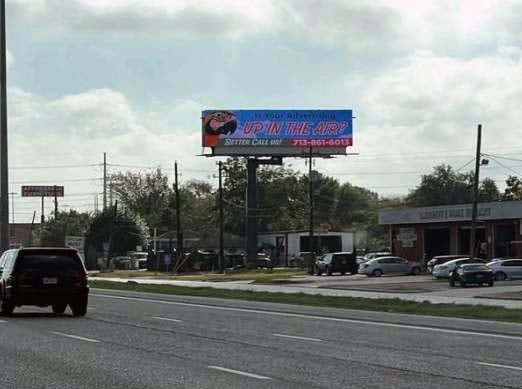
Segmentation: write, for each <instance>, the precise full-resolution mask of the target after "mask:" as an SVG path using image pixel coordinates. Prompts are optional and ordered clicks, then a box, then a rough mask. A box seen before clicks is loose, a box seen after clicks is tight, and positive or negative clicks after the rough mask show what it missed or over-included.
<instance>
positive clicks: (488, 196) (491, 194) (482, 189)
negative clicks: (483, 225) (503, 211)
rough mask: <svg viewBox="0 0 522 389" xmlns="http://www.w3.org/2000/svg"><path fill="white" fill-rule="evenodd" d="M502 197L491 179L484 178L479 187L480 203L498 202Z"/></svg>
mask: <svg viewBox="0 0 522 389" xmlns="http://www.w3.org/2000/svg"><path fill="white" fill-rule="evenodd" d="M500 198H501V195H500V191H499V190H498V186H497V184H496V183H495V181H494V180H492V179H491V178H484V180H482V182H481V183H480V186H479V201H483V202H487V201H497V200H500Z"/></svg>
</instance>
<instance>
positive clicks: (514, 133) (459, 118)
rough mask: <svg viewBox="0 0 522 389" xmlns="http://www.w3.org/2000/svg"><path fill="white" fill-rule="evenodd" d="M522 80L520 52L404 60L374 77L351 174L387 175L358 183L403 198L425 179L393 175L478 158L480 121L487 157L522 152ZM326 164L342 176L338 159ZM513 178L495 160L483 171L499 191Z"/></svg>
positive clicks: (419, 56)
mask: <svg viewBox="0 0 522 389" xmlns="http://www.w3.org/2000/svg"><path fill="white" fill-rule="evenodd" d="M521 78H522V55H521V51H520V50H515V49H513V48H502V49H499V50H498V52H497V53H495V54H494V55H489V56H484V57H479V58H474V59H470V60H462V59H455V58H451V57H444V56H437V55H435V54H433V53H431V52H426V51H419V52H416V53H414V54H412V55H411V56H409V57H407V58H405V59H403V60H399V61H397V62H396V63H395V65H394V66H393V68H392V69H390V70H389V71H388V72H386V73H385V74H383V75H381V76H379V77H376V78H373V79H371V80H368V83H367V85H366V92H365V93H364V96H363V99H362V101H361V105H360V109H359V110H358V111H356V116H357V120H356V132H355V144H356V147H355V148H356V150H358V151H359V152H360V153H361V155H360V156H359V157H349V159H350V163H349V166H350V168H349V169H346V171H348V172H354V173H357V172H364V171H366V172H368V171H369V172H379V171H380V172H382V173H383V174H382V175H376V176H365V175H364V174H360V175H359V176H356V177H354V180H355V181H356V182H357V183H359V184H361V185H367V186H373V187H377V188H379V190H378V191H379V192H380V193H401V192H402V193H404V192H406V191H407V190H408V187H409V188H412V187H414V185H415V184H416V183H417V182H418V175H390V176H387V174H388V173H390V172H411V171H414V172H415V171H430V170H431V168H432V167H433V166H434V165H436V164H441V163H449V164H451V165H453V167H455V168H458V167H460V166H459V165H463V164H464V163H465V162H467V161H468V160H470V159H472V158H473V156H474V147H475V142H476V128H477V124H479V123H481V124H483V128H484V130H483V151H484V152H486V153H487V152H493V153H509V152H513V151H514V150H517V148H518V150H520V148H521V147H522V140H521V139H520V128H519V125H520V123H521V122H522V111H521V110H520V109H519V105H520V104H519V102H520V101H521V99H522V84H521V83H520V82H519V80H520V79H521ZM507 164H510V163H509V162H508V163H507ZM511 164H512V163H511ZM323 165H324V166H325V167H327V168H328V169H329V171H337V172H339V167H338V165H337V166H336V163H335V162H332V163H329V162H326V163H324V164H323ZM471 168H472V167H471V165H470V166H469V167H468V169H471ZM509 173H510V172H509V171H507V170H506V169H503V168H501V167H500V166H499V165H498V164H496V163H494V162H492V164H491V165H490V166H489V167H486V168H485V169H484V170H483V174H484V175H490V176H492V177H494V178H495V179H497V180H498V181H499V184H500V186H502V185H501V184H502V181H503V179H504V178H505V177H506V176H507V175H508V174H509ZM349 178H352V177H349ZM402 186H404V187H402Z"/></svg>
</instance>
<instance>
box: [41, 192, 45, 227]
mask: <svg viewBox="0 0 522 389" xmlns="http://www.w3.org/2000/svg"><path fill="white" fill-rule="evenodd" d="M44 199H45V197H44V196H42V214H41V216H40V223H41V224H44V223H45V209H44Z"/></svg>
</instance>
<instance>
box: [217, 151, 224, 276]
mask: <svg viewBox="0 0 522 389" xmlns="http://www.w3.org/2000/svg"><path fill="white" fill-rule="evenodd" d="M218 166H219V272H220V273H221V274H225V248H224V247H225V244H224V241H225V240H224V237H223V163H222V162H221V161H219V163H218Z"/></svg>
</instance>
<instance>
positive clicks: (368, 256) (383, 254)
mask: <svg viewBox="0 0 522 389" xmlns="http://www.w3.org/2000/svg"><path fill="white" fill-rule="evenodd" d="M392 255H393V254H392V253H389V252H387V251H382V252H377V253H368V254H366V255H365V256H364V258H366V260H367V261H369V260H370V259H375V258H381V257H390V256H392Z"/></svg>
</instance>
